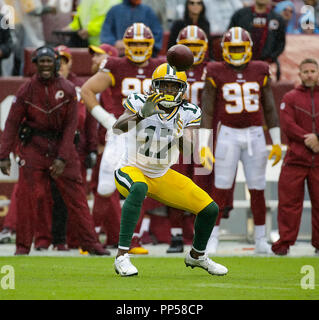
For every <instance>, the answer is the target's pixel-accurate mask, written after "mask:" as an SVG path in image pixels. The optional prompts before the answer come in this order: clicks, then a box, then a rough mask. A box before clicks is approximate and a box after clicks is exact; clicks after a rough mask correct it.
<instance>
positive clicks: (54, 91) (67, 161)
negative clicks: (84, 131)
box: [0, 46, 110, 255]
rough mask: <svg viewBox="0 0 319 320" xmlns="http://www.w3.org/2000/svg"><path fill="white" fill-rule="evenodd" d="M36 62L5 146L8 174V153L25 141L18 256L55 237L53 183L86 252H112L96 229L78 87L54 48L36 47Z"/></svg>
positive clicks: (0, 154) (0, 155) (1, 163)
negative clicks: (42, 238)
mask: <svg viewBox="0 0 319 320" xmlns="http://www.w3.org/2000/svg"><path fill="white" fill-rule="evenodd" d="M32 62H33V63H34V64H35V65H36V68H37V72H36V74H35V75H34V76H33V77H32V78H31V79H29V80H27V81H26V82H25V83H24V84H23V85H22V86H21V87H20V88H19V90H18V92H17V94H16V98H15V100H14V102H13V104H12V106H11V109H10V112H9V115H8V118H7V121H6V123H5V129H4V132H3V134H2V136H1V143H0V170H1V172H2V173H3V174H5V175H9V174H10V168H11V161H10V158H9V155H10V152H13V151H16V150H15V146H16V137H17V136H19V139H20V141H19V145H18V156H19V158H20V161H19V164H20V169H19V184H18V190H17V199H18V201H17V228H16V252H15V254H16V255H27V254H29V252H30V249H31V245H32V242H33V237H34V236H35V233H36V232H41V234H44V235H48V234H50V231H51V230H50V228H51V215H50V214H48V212H50V210H51V207H52V197H51V192H50V180H51V179H53V180H54V181H55V183H56V186H57V188H58V189H59V191H60V193H61V195H62V197H63V199H64V201H65V204H66V206H67V208H68V213H69V220H70V221H71V222H72V225H74V226H76V234H77V237H78V239H79V242H80V244H81V248H82V250H86V251H88V252H89V253H91V254H95V255H106V254H110V253H109V252H107V251H105V250H104V249H103V248H102V246H101V244H100V243H99V241H98V237H97V234H96V233H95V230H94V223H93V219H92V216H91V214H90V210H89V207H88V203H87V198H86V191H85V187H84V184H83V181H82V177H81V171H80V160H79V156H78V154H77V152H76V149H75V145H74V133H75V131H76V128H77V122H78V116H77V113H78V108H77V95H76V91H75V86H74V85H73V84H72V83H71V82H70V81H68V80H66V79H64V78H63V77H60V76H59V74H58V71H59V58H58V55H57V53H56V51H55V50H54V49H53V48H51V47H48V46H43V47H39V48H37V49H36V50H35V52H34V54H33V56H32ZM38 235H39V234H38ZM43 245H45V244H43ZM47 245H48V244H47Z"/></svg>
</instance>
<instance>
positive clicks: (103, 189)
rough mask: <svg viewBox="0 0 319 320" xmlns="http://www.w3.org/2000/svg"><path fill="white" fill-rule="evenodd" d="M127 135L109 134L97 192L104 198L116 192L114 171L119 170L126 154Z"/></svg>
mask: <svg viewBox="0 0 319 320" xmlns="http://www.w3.org/2000/svg"><path fill="white" fill-rule="evenodd" d="M125 136H126V135H125V134H120V135H116V134H108V135H107V141H106V145H105V148H104V151H103V155H102V159H101V164H100V171H99V182H98V187H97V192H98V193H99V194H100V195H102V196H107V195H111V194H112V193H113V192H114V191H115V190H116V186H115V180H114V171H115V170H116V169H117V168H118V166H119V163H120V161H121V158H122V156H123V154H124V152H125V143H126V142H125Z"/></svg>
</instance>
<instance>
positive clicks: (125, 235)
mask: <svg viewBox="0 0 319 320" xmlns="http://www.w3.org/2000/svg"><path fill="white" fill-rule="evenodd" d="M147 189H148V188H147V185H146V184H145V183H143V182H136V183H134V184H133V185H132V186H131V188H130V194H129V195H128V196H127V198H126V200H125V202H124V204H123V207H122V213H121V227H120V236H119V247H124V248H129V247H130V245H131V241H132V235H133V232H134V229H135V227H136V224H137V221H138V218H139V216H140V212H141V208H142V204H143V201H144V199H145V196H146V193H147Z"/></svg>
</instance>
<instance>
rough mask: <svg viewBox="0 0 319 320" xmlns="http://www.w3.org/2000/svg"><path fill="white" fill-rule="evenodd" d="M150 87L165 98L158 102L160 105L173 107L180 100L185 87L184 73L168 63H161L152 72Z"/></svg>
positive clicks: (185, 78) (185, 77)
mask: <svg viewBox="0 0 319 320" xmlns="http://www.w3.org/2000/svg"><path fill="white" fill-rule="evenodd" d="M152 89H153V90H154V91H155V92H156V93H162V94H163V96H164V97H165V100H163V101H161V102H160V105H161V106H163V107H165V108H172V107H175V106H177V105H179V104H180V103H181V102H182V100H183V97H184V94H185V92H186V89H187V76H186V73H185V72H184V71H180V72H179V71H176V70H175V69H174V68H172V67H171V66H170V65H169V64H168V63H163V64H161V65H160V66H158V67H157V68H156V69H155V71H154V72H153V75H152Z"/></svg>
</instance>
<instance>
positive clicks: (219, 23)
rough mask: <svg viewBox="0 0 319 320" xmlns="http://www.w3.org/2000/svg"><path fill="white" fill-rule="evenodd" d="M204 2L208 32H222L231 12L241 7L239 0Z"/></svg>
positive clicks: (211, 0)
mask: <svg viewBox="0 0 319 320" xmlns="http://www.w3.org/2000/svg"><path fill="white" fill-rule="evenodd" d="M204 3H205V6H206V16H207V19H208V21H209V22H210V32H211V33H215V34H216V33H217V34H218V33H220V34H223V33H224V32H225V31H226V30H227V27H228V24H229V21H230V18H231V16H232V15H233V13H234V12H235V11H237V10H238V9H240V8H242V7H243V3H242V1H241V0H204Z"/></svg>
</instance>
